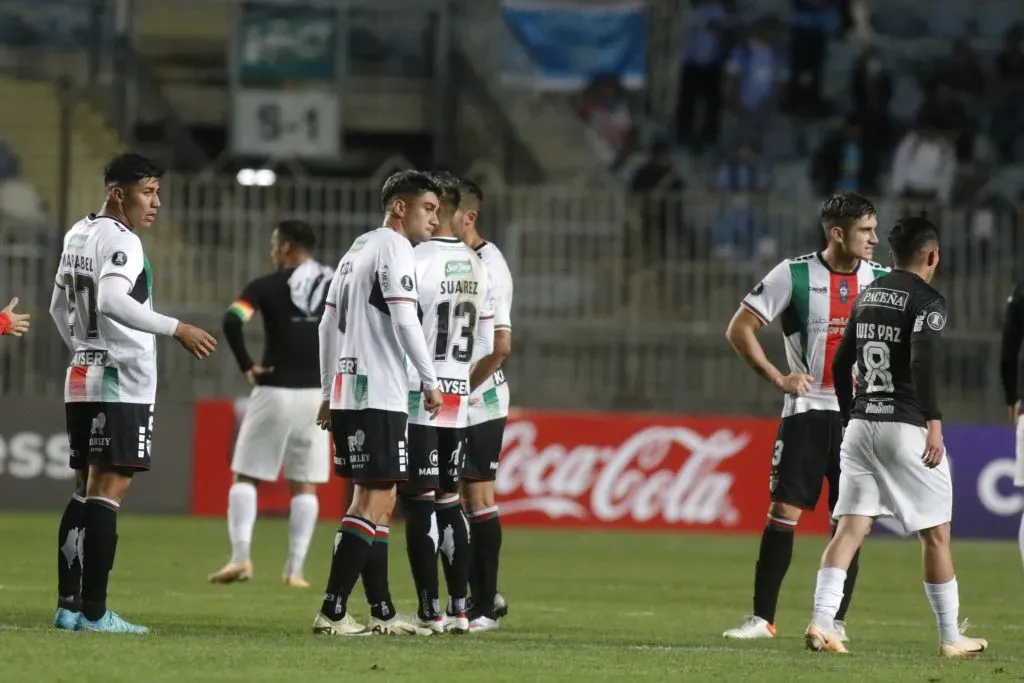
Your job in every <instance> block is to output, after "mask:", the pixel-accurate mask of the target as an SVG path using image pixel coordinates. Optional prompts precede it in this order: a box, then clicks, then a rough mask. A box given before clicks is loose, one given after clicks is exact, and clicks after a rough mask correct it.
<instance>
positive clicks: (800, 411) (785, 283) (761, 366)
mask: <svg viewBox="0 0 1024 683" xmlns="http://www.w3.org/2000/svg"><path fill="white" fill-rule="evenodd" d="M877 226H878V219H877V217H876V215H875V207H874V206H873V205H872V204H871V202H870V201H868V200H867V199H865V198H864V197H861V196H860V195H857V194H853V193H850V192H843V193H839V194H836V195H833V196H832V197H830V198H829V199H827V200H826V201H825V202H824V204H823V205H822V207H821V227H822V229H823V230H824V231H825V237H826V239H827V242H828V243H827V246H826V247H825V249H824V250H823V251H820V252H816V253H813V254H807V255H805V256H799V257H797V258H792V259H787V260H785V261H783V262H782V263H780V264H779V265H777V266H776V267H775V268H773V269H772V271H771V272H770V273H768V275H767V276H766V277H765V278H764V279H763V280H762V281H761V282H759V283H758V284H757V285H756V286H755V287H754V289H753V290H751V292H750V293H749V294H748V295H747V296H746V298H744V299H743V302H742V304H741V305H740V307H739V309H738V310H737V311H736V314H735V315H734V316H733V319H732V322H730V323H729V329H728V330H727V331H726V337H727V338H728V340H729V343H730V344H732V346H733V348H734V349H735V350H736V352H737V353H738V354H739V355H740V356H741V357H742V358H743V359H744V360H745V361H746V362H747V363H748V364H749V365H750V366H751V367H753V368H754V369H755V370H756V371H757V373H758V374H759V375H761V376H762V377H763V378H764V379H766V380H767V381H769V382H771V383H772V385H773V386H774V387H776V388H777V389H778V390H779V391H781V392H782V393H783V394H785V398H784V403H783V408H782V421H781V423H780V425H779V433H778V436H777V437H776V441H775V447H774V450H773V452H772V459H771V475H770V478H769V489H770V491H771V505H770V507H769V508H768V522H767V524H766V525H765V528H764V532H763V534H762V535H761V547H760V550H759V552H758V556H757V564H756V565H755V566H754V611H753V614H752V615H751V616H749V617H747V619H746V620H744V622H743V623H742V624H741V625H740V626H738V627H737V628H732V629H729V630H728V631H725V633H723V634H722V635H724V636H725V637H726V638H740V639H748V638H774V637H775V610H776V606H777V605H778V601H779V591H780V590H781V588H782V581H783V579H784V578H785V576H786V572H787V571H788V570H789V563H790V560H791V559H792V557H793V535H794V532H795V531H796V526H797V523H798V522H799V520H800V516H801V514H803V512H804V511H805V510H814V508H815V507H816V506H817V503H818V499H819V497H820V496H821V489H822V485H823V484H824V482H825V481H826V480H827V481H828V491H829V497H828V508H829V510H831V509H832V508H833V507H834V505H835V501H836V498H837V496H838V493H839V491H838V489H839V486H838V484H839V445H840V441H841V439H842V426H841V425H840V422H839V404H838V402H837V399H836V389H835V381H834V377H833V374H832V357H833V355H834V354H835V350H836V348H837V347H838V346H839V340H840V339H841V338H842V334H843V330H844V329H845V328H846V321H847V317H848V316H849V315H850V310H851V308H852V307H853V301H854V299H855V298H856V297H857V293H858V292H859V291H860V290H861V289H863V288H864V287H865V286H867V285H868V284H870V283H871V282H872V281H873V280H874V279H875V278H876V277H878V276H879V275H882V274H884V273H885V269H883V268H882V266H880V265H879V264H877V263H874V262H872V261H870V260H869V259H871V258H872V257H873V256H874V248H875V245H876V244H878V237H877V235H876V232H875V231H876V228H877ZM776 318H780V319H781V323H782V334H783V336H784V338H785V347H786V360H787V361H788V364H789V371H790V372H789V374H783V373H782V372H781V371H779V370H778V369H777V368H776V367H775V366H774V365H773V364H772V363H771V361H769V360H768V357H767V356H766V355H765V352H764V349H763V348H761V344H760V343H759V342H758V341H757V336H756V332H757V330H758V329H760V328H761V327H763V326H765V325H767V324H769V323H770V322H772V321H773V320H775V319H776ZM856 577H857V558H854V561H853V564H852V566H851V569H850V572H849V581H848V583H847V587H846V594H845V595H846V599H845V600H844V601H843V605H842V606H841V607H840V610H839V612H838V613H837V616H836V621H837V623H836V625H835V628H836V630H837V631H838V632H839V633H840V637H841V638H843V639H845V638H846V625H845V621H844V620H845V618H846V610H847V607H849V603H850V598H851V596H852V595H853V586H854V582H855V581H856Z"/></svg>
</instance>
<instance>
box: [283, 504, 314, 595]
mask: <svg viewBox="0 0 1024 683" xmlns="http://www.w3.org/2000/svg"><path fill="white" fill-rule="evenodd" d="M319 516H320V499H319V498H317V497H316V494H315V493H302V494H299V495H297V496H293V497H292V506H291V512H290V514H289V516H288V532H289V540H288V564H287V565H286V566H285V569H284V571H285V573H286V574H297V575H298V576H302V566H303V565H304V564H305V563H306V553H307V552H308V551H309V542H310V541H311V540H312V539H313V531H314V530H315V529H316V520H317V518H318V517H319Z"/></svg>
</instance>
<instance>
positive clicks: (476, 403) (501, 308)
mask: <svg viewBox="0 0 1024 683" xmlns="http://www.w3.org/2000/svg"><path fill="white" fill-rule="evenodd" d="M476 253H477V255H478V256H479V257H480V260H481V261H483V262H484V265H485V266H486V267H487V275H488V281H489V283H490V290H489V294H490V297H491V300H492V301H493V302H494V330H495V331H498V330H510V331H511V329H512V273H511V272H510V271H509V269H508V263H506V262H505V257H504V256H503V255H502V253H501V250H500V249H498V247H496V246H494V245H493V244H491V243H490V242H484V243H483V244H481V245H480V246H478V247H477V248H476ZM474 360H475V359H474ZM508 403H509V401H508V384H506V383H505V373H504V372H503V371H502V370H501V369H500V368H499V369H498V371H497V372H495V373H494V374H493V375H491V376H490V377H488V378H487V379H486V380H484V382H483V384H481V385H480V386H479V387H477V389H476V391H474V392H473V394H472V395H471V396H470V402H469V424H471V425H475V424H481V423H483V422H489V421H490V420H495V419H498V418H502V417H507V416H508Z"/></svg>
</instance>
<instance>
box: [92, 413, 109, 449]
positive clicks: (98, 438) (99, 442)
mask: <svg viewBox="0 0 1024 683" xmlns="http://www.w3.org/2000/svg"><path fill="white" fill-rule="evenodd" d="M106 427H107V414H106V413H100V414H98V415H97V416H96V417H94V418H93V419H92V426H91V427H90V428H89V448H90V449H93V448H106V447H107V446H109V445H110V437H109V436H106V435H105V433H104V430H105V429H106Z"/></svg>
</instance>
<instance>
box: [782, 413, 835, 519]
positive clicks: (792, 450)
mask: <svg viewBox="0 0 1024 683" xmlns="http://www.w3.org/2000/svg"><path fill="white" fill-rule="evenodd" d="M842 441H843V422H842V419H841V418H840V417H839V412H838V411H834V410H808V411H807V412H804V413H797V414H796V415H790V416H789V417H784V418H782V423H781V424H780V425H779V433H778V436H777V437H776V441H775V449H774V451H773V452H772V471H771V479H770V481H769V488H770V490H771V493H772V502H773V503H788V504H790V505H795V506H796V507H799V508H802V509H804V510H813V509H814V508H815V506H816V505H817V504H818V498H820V497H821V487H822V484H823V483H824V482H825V480H828V509H829V510H830V511H831V510H832V509H833V508H835V505H836V500H838V498H839V447H840V445H841V444H842Z"/></svg>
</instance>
